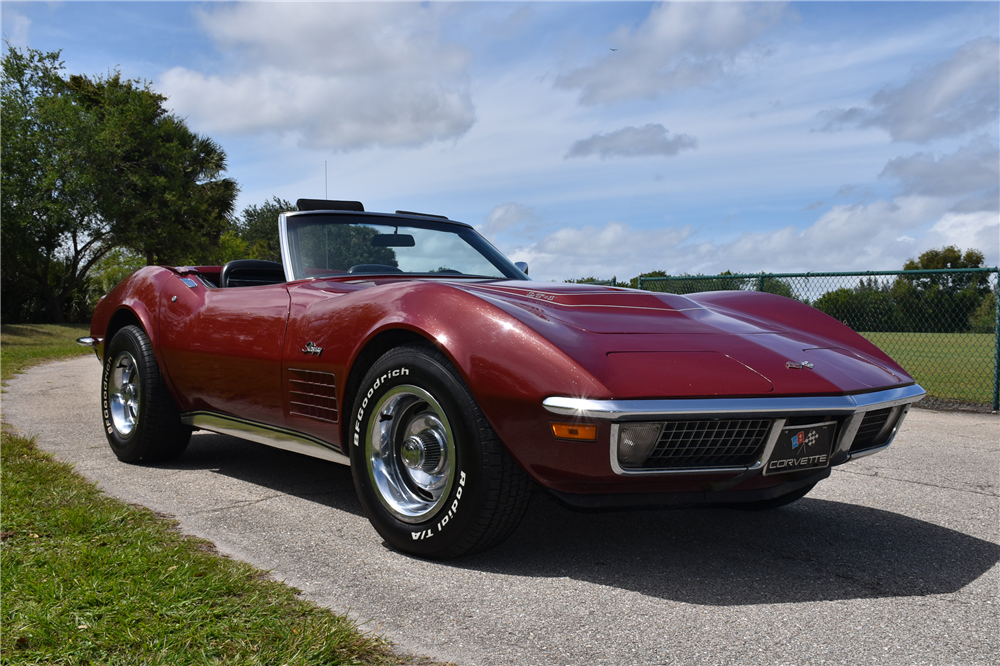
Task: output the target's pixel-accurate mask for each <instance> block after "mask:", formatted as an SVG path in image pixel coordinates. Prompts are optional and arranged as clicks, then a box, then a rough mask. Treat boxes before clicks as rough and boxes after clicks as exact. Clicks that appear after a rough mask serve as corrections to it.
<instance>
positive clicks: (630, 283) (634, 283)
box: [628, 270, 669, 289]
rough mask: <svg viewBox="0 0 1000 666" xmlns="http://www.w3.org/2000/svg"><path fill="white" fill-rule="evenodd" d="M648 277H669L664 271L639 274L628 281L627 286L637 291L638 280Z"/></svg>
mask: <svg viewBox="0 0 1000 666" xmlns="http://www.w3.org/2000/svg"><path fill="white" fill-rule="evenodd" d="M648 277H669V276H668V274H667V272H666V271H660V270H656V271H649V272H648V273H640V274H639V275H637V276H635V277H634V278H632V279H631V280H629V281H628V286H630V287H631V288H632V289H638V288H639V278H648Z"/></svg>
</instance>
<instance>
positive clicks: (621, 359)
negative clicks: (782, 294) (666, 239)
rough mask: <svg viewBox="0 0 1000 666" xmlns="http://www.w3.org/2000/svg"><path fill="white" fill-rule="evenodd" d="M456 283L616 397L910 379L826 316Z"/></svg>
mask: <svg viewBox="0 0 1000 666" xmlns="http://www.w3.org/2000/svg"><path fill="white" fill-rule="evenodd" d="M456 286H458V287H459V288H461V289H463V290H465V291H468V292H469V293H472V294H475V295H476V296H478V297H479V298H481V299H483V300H486V301H488V302H491V303H493V304H494V305H496V306H498V307H500V308H502V309H503V310H505V311H506V312H508V313H509V314H511V315H512V316H514V317H516V318H517V319H518V320H520V321H521V322H523V323H525V324H527V325H528V326H530V327H531V328H533V329H534V330H535V331H537V332H538V333H540V334H541V335H543V336H545V337H546V338H547V339H549V340H550V341H552V342H553V343H554V344H556V345H557V346H558V347H559V348H560V349H562V351H563V352H565V353H566V354H568V355H569V356H571V357H572V358H573V359H574V360H576V361H577V362H578V363H579V364H580V365H581V366H583V367H584V368H586V369H587V370H588V371H589V372H590V373H591V374H593V375H594V377H595V378H597V379H598V380H599V381H601V382H602V383H603V384H604V385H605V386H606V387H607V388H608V389H609V391H610V392H611V393H612V394H614V395H615V396H616V397H691V396H752V395H761V394H770V395H819V394H831V393H854V392H864V391H871V390H876V389H880V388H886V387H890V386H898V385H901V384H907V383H911V382H912V381H913V379H912V378H911V377H909V375H907V374H906V373H905V371H903V370H902V368H900V367H899V366H898V365H896V364H895V363H893V362H892V361H891V360H890V359H888V357H885V355H884V354H882V353H881V352H879V351H878V350H877V349H876V348H875V347H874V346H872V345H871V344H870V343H868V342H867V341H866V340H865V339H864V338H862V337H861V336H859V335H856V334H854V333H851V332H849V331H846V329H844V328H843V327H842V325H841V324H838V323H836V322H834V321H833V320H827V319H826V318H825V317H824V321H823V323H825V324H829V325H833V326H835V327H838V330H839V334H838V335H837V336H836V337H835V338H828V337H825V336H824V330H823V329H822V328H821V327H819V326H815V325H813V326H803V327H796V326H790V325H788V324H787V323H781V322H780V321H773V320H771V319H768V318H762V317H760V316H756V317H755V316H750V315H748V314H744V313H741V312H739V311H736V310H734V309H732V308H731V307H730V308H721V307H713V306H712V305H706V304H704V303H700V302H698V301H696V300H694V299H692V298H688V297H686V296H681V295H677V294H656V293H650V292H642V291H637V290H633V289H624V288H618V287H603V286H594V285H575V284H558V283H551V284H549V283H523V282H500V283H485V284H484V283H479V284H468V283H466V284H461V285H456ZM747 297H748V298H753V295H751V294H747ZM788 303H789V307H794V308H806V309H807V306H804V305H801V304H797V303H793V302H788ZM827 328H829V326H827Z"/></svg>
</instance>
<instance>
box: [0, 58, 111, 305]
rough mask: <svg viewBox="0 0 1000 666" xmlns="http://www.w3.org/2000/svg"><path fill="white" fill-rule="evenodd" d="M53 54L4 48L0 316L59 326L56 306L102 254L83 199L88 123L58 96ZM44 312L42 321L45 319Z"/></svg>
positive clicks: (106, 230) (101, 227) (101, 225)
mask: <svg viewBox="0 0 1000 666" xmlns="http://www.w3.org/2000/svg"><path fill="white" fill-rule="evenodd" d="M62 69H63V63H62V62H61V61H60V60H59V53H58V52H54V53H42V52H40V51H36V50H34V49H28V50H27V52H26V53H21V52H20V51H18V50H17V49H14V48H11V47H10V45H9V44H8V45H7V53H6V54H5V55H4V57H3V81H2V111H0V113H2V121H0V144H2V146H0V151H2V154H3V160H2V161H0V174H2V180H3V197H2V199H0V228H2V234H3V244H2V257H3V258H2V263H3V270H2V280H3V292H4V298H3V301H4V303H3V315H4V318H5V319H6V320H7V321H10V320H11V319H13V320H27V319H38V318H48V319H52V320H54V321H57V322H63V321H65V319H66V317H65V315H64V305H65V303H66V302H67V301H68V300H70V299H71V298H72V297H73V294H74V292H78V291H80V290H81V289H82V288H83V287H84V286H85V281H86V275H87V272H88V271H89V270H90V268H91V266H93V265H94V263H96V262H97V261H99V260H100V258H101V257H102V256H103V255H104V254H105V253H106V252H107V251H108V247H107V245H106V243H105V241H106V238H107V236H108V235H109V234H110V231H111V229H110V227H109V225H108V224H107V223H106V222H105V221H104V220H103V219H102V218H101V217H100V215H99V214H98V212H97V210H96V207H95V202H94V199H93V197H92V196H91V192H92V187H93V173H92V170H91V169H90V168H89V164H88V162H87V158H88V154H89V153H90V152H91V151H92V150H93V148H94V145H95V143H96V138H95V131H94V127H93V124H92V123H90V122H89V121H88V120H89V119H88V118H87V117H86V114H84V113H82V112H81V110H80V109H79V108H78V107H76V106H75V105H74V104H73V103H72V102H71V100H69V99H67V98H66V96H65V83H64V81H63V80H62V78H61V77H60V72H61V71H62ZM46 315H47V316H46Z"/></svg>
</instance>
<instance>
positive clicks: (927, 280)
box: [903, 245, 990, 295]
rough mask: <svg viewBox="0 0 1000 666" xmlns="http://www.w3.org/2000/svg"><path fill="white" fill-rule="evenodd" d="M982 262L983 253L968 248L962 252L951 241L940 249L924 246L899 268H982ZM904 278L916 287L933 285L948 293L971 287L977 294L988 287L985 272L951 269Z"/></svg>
mask: <svg viewBox="0 0 1000 666" xmlns="http://www.w3.org/2000/svg"><path fill="white" fill-rule="evenodd" d="M985 265H986V257H985V255H984V254H983V253H982V252H980V251H979V250H976V249H972V248H970V249H968V250H966V251H965V253H964V254H963V253H962V251H961V250H960V249H959V248H957V247H955V246H954V245H949V246H947V247H942V248H940V249H934V250H927V251H926V252H924V253H923V254H921V255H920V256H919V257H918V258H917V259H913V258H910V259H907V261H906V263H905V264H903V270H906V271H915V270H934V269H949V268H950V269H956V268H982V267H983V266H985ZM905 279H906V280H907V281H908V282H910V283H912V284H914V285H915V286H916V287H917V288H918V289H921V290H927V289H929V288H931V287H934V286H937V287H939V288H940V289H942V290H943V291H946V292H948V293H952V294H954V293H957V292H959V291H962V290H963V289H970V288H971V289H974V290H975V291H977V292H978V293H980V294H981V295H985V294H986V292H988V291H989V290H990V283H989V275H987V274H986V273H957V274H956V273H952V274H944V273H942V274H937V275H921V276H906V277H905Z"/></svg>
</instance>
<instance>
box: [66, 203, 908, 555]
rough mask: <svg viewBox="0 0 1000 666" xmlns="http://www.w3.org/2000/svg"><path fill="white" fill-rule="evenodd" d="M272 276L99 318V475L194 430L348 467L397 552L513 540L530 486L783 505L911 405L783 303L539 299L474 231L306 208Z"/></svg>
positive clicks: (516, 268) (99, 313) (851, 338)
mask: <svg viewBox="0 0 1000 666" xmlns="http://www.w3.org/2000/svg"><path fill="white" fill-rule="evenodd" d="M298 208H299V210H298V211H296V212H288V213H284V214H282V215H280V216H279V219H278V227H279V234H280V239H281V258H282V261H281V262H280V263H278V262H267V261H256V260H241V261H232V262H229V263H228V264H226V265H225V266H185V267H161V266H149V267H146V268H143V269H141V270H139V271H137V272H136V273H134V274H133V275H131V276H130V277H129V278H128V279H126V280H124V281H123V282H122V283H121V284H119V285H118V286H117V287H116V288H115V289H114V290H113V291H112V292H111V293H110V294H108V295H107V296H106V297H105V298H104V299H102V300H101V302H100V303H99V305H98V306H97V308H96V309H95V311H94V316H93V321H92V324H91V335H90V337H87V338H81V340H80V342H81V344H86V345H90V346H92V347H93V348H94V349H95V350H96V352H97V356H98V358H99V359H101V360H102V362H103V368H104V369H103V373H102V383H101V404H102V414H103V419H104V428H105V431H106V434H107V438H108V441H109V443H110V445H111V449H112V450H113V451H114V453H115V455H116V456H117V457H118V458H119V459H120V460H122V461H124V462H128V463H154V462H160V461H165V460H168V459H171V458H173V457H175V456H178V455H180V454H181V453H182V452H183V451H184V448H185V447H186V446H187V444H188V441H189V439H190V436H191V432H192V430H197V429H204V430H209V431H214V432H217V433H225V434H228V435H233V436H236V437H241V438H244V439H247V440H252V441H255V442H260V443H263V444H267V445H270V446H274V447H278V448H281V449H287V450H290V451H296V452H299V453H303V454H306V455H310V456H315V457H317V458H322V459H325V460H330V461H335V462H339V463H344V464H348V465H350V466H351V469H352V474H353V478H354V483H355V486H356V488H357V492H358V495H359V497H360V500H361V503H362V505H363V507H364V510H365V513H366V514H367V516H368V518H369V520H370V521H371V523H372V525H373V526H374V527H375V529H376V530H377V531H378V532H379V534H381V535H382V537H383V538H384V539H385V540H386V542H388V544H390V545H391V546H392V547H394V548H397V549H399V550H401V551H405V552H408V553H412V554H415V555H418V556H422V557H429V558H448V557H455V556H459V555H463V554H468V553H472V552H475V551H478V550H482V549H485V548H489V547H491V546H493V545H495V544H497V543H499V542H500V541H501V540H503V539H504V538H506V537H507V536H508V535H509V534H510V533H511V532H512V531H513V530H514V528H515V527H516V526H517V524H518V521H519V520H520V518H521V516H522V514H523V513H524V510H525V507H526V504H527V500H528V496H529V493H530V488H531V487H532V486H533V485H535V484H537V486H541V487H542V488H544V489H546V490H547V491H548V492H550V493H552V494H553V495H554V496H556V497H557V498H559V499H560V500H562V501H563V502H565V503H567V504H569V505H572V506H575V507H582V508H588V507H627V506H640V505H651V504H684V505H694V504H714V505H729V506H740V507H745V508H754V509H760V508H772V507H777V506H781V505H783V504H787V503H789V502H792V501H795V500H797V499H799V498H801V497H802V496H804V495H805V494H806V493H808V492H809V491H810V489H812V487H813V486H814V485H816V483H817V482H818V481H820V480H822V479H824V478H826V477H827V476H829V475H830V469H831V467H832V466H834V465H841V464H844V463H847V462H849V461H850V460H852V459H854V458H858V457H861V456H866V455H869V454H872V453H875V452H877V451H879V450H881V449H884V448H885V447H887V446H888V445H889V444H890V442H891V441H892V440H893V437H894V436H895V434H896V432H897V431H898V430H899V427H900V424H901V423H902V422H903V418H904V417H905V415H906V413H907V411H908V410H909V408H910V406H911V405H912V404H913V403H914V402H916V401H917V400H919V399H920V398H921V397H922V396H923V395H924V391H923V389H921V388H920V386H918V385H917V384H916V383H915V382H914V380H913V378H912V377H910V376H909V375H908V374H907V373H906V371H905V370H903V368H901V367H900V366H899V365H898V364H896V363H894V362H893V361H892V359H890V358H889V357H888V356H886V355H885V354H884V353H882V352H881V351H879V349H877V348H876V347H875V346H874V345H872V344H871V343H869V342H868V341H867V340H865V339H864V338H863V337H861V336H860V335H858V334H856V333H854V332H853V331H851V330H850V329H848V328H847V327H846V326H844V325H842V324H840V323H839V322H837V321H836V320H834V319H832V318H830V317H828V316H827V315H825V314H823V313H821V312H819V311H817V310H815V309H813V308H811V307H809V306H808V305H804V304H802V303H800V302H798V301H795V300H791V299H787V298H783V297H780V296H775V295H771V294H766V293H756V292H743V291H726V292H711V293H701V294H694V295H690V296H678V295H673V294H655V293H649V292H644V291H637V290H633V289H625V288H619V287H606V286H593V285H578V284H557V283H548V282H532V281H530V280H529V278H528V277H527V266H526V265H524V264H518V265H515V264H513V263H511V262H510V261H509V260H508V259H506V258H505V257H504V256H503V255H502V254H501V253H500V252H498V251H497V250H496V249H495V248H494V247H493V246H492V245H490V243H488V242H487V241H486V240H485V239H483V238H482V237H481V236H480V235H479V234H478V233H477V232H476V231H475V230H474V229H473V228H472V227H471V226H469V225H467V224H463V223H460V222H454V221H451V220H448V219H447V218H445V217H441V216H436V215H425V214H420V213H410V212H405V211H397V212H396V213H395V214H388V213H372V212H365V211H364V208H363V206H362V205H361V204H360V203H358V202H342V201H316V200H305V199H303V200H300V201H299V203H298Z"/></svg>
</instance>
